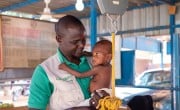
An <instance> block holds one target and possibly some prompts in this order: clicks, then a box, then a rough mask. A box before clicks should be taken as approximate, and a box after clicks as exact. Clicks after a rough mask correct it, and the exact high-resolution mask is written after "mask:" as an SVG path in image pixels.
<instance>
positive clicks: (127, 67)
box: [116, 51, 135, 85]
mask: <svg viewBox="0 0 180 110" xmlns="http://www.w3.org/2000/svg"><path fill="white" fill-rule="evenodd" d="M134 62H135V51H122V52H121V79H117V80H116V85H133V83H134Z"/></svg>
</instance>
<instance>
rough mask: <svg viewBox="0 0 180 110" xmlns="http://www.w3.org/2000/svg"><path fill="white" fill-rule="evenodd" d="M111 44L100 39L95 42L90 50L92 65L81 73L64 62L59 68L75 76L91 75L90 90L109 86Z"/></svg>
mask: <svg viewBox="0 0 180 110" xmlns="http://www.w3.org/2000/svg"><path fill="white" fill-rule="evenodd" d="M111 53H112V44H111V42H110V41H108V40H101V41H99V42H97V43H96V44H95V46H94V48H93V50H92V66H93V68H92V69H91V70H90V71H86V72H84V73H83V74H81V73H80V72H77V71H75V70H73V69H71V68H69V67H68V66H66V64H64V63H63V64H60V65H59V68H60V69H63V70H65V71H67V72H69V73H70V74H72V75H75V76H76V77H88V76H93V77H92V80H91V83H90V88H89V90H90V92H91V93H93V92H94V91H95V90H98V89H102V88H109V87H110V83H111V64H110V62H111V58H112V54H111Z"/></svg>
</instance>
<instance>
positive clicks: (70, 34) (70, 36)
mask: <svg viewBox="0 0 180 110" xmlns="http://www.w3.org/2000/svg"><path fill="white" fill-rule="evenodd" d="M61 36H62V38H61V42H59V48H60V49H61V51H62V52H63V54H64V55H65V56H66V57H68V58H80V56H81V55H82V52H83V49H84V46H85V44H86V39H85V32H84V31H82V30H80V29H79V28H77V27H71V28H68V29H67V33H63V35H61Z"/></svg>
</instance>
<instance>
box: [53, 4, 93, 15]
mask: <svg viewBox="0 0 180 110" xmlns="http://www.w3.org/2000/svg"><path fill="white" fill-rule="evenodd" d="M86 7H90V2H85V3H84V8H86ZM75 9H76V8H75V5H70V6H67V7H64V8H58V9H55V10H52V12H53V13H65V12H68V11H73V10H75Z"/></svg>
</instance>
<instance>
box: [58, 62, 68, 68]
mask: <svg viewBox="0 0 180 110" xmlns="http://www.w3.org/2000/svg"><path fill="white" fill-rule="evenodd" d="M66 67H67V66H66V64H65V63H61V64H60V65H59V69H65V68H66Z"/></svg>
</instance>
